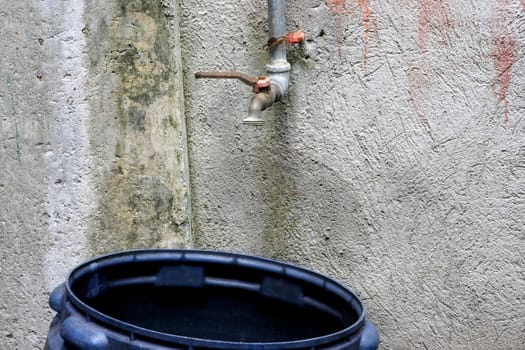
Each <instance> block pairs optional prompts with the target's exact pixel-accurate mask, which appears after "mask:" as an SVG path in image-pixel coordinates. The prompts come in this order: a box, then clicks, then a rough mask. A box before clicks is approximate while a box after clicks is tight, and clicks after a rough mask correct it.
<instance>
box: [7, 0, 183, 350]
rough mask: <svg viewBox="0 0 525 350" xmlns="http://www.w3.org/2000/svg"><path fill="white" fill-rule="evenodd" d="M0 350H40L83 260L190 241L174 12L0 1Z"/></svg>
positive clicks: (78, 1)
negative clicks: (55, 306) (59, 290)
mask: <svg viewBox="0 0 525 350" xmlns="http://www.w3.org/2000/svg"><path fill="white" fill-rule="evenodd" d="M0 28H1V33H2V38H0V47H2V49H3V52H2V56H1V57H0V62H1V64H0V160H1V162H2V170H1V171H0V203H1V204H0V206H1V214H0V247H1V249H0V258H1V261H0V274H1V281H2V283H0V294H1V295H2V298H1V301H0V325H1V331H0V349H42V348H43V345H44V339H45V336H46V334H47V329H48V327H49V322H50V320H51V317H52V314H51V312H50V311H51V310H50V309H49V307H48V306H47V297H48V294H49V292H50V291H51V290H52V289H53V288H54V287H55V286H56V285H57V284H58V283H59V282H62V281H64V278H65V275H66V273H67V271H68V270H70V269H71V268H72V267H74V266H75V265H76V264H78V263H79V262H81V261H83V260H84V259H86V258H88V257H91V256H94V255H97V254H100V253H103V252H108V251H113V250H119V249H124V248H138V247H180V246H187V245H188V244H189V241H190V236H189V234H190V227H189V215H190V214H189V195H188V178H187V171H188V168H187V152H186V141H185V138H186V132H185V126H184V123H185V121H184V114H183V111H184V109H183V100H182V97H183V96H182V75H181V73H182V70H181V67H180V49H179V48H178V46H179V38H178V29H177V16H176V8H175V6H174V3H173V2H170V1H164V2H161V1H156V0H155V1H89V2H84V1H82V0H68V1H60V0H43V1H34V2H12V1H2V6H0Z"/></svg>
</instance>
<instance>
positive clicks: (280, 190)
mask: <svg viewBox="0 0 525 350" xmlns="http://www.w3.org/2000/svg"><path fill="white" fill-rule="evenodd" d="M274 109H275V115H274V117H273V118H274V120H271V121H268V124H269V125H272V126H271V127H270V128H269V132H268V135H267V136H265V139H264V141H263V142H262V144H261V149H260V160H261V169H262V172H261V173H262V179H261V180H262V181H261V186H262V189H261V193H264V196H263V201H264V203H265V206H266V208H267V209H266V212H267V217H266V220H265V221H266V227H265V229H264V232H263V247H262V249H263V254H264V256H267V257H270V258H274V259H280V260H288V256H289V250H290V249H293V247H292V245H293V244H294V242H295V239H294V237H295V236H297V234H296V233H297V228H298V214H297V213H296V212H295V203H296V201H297V197H298V195H299V193H298V191H297V188H296V184H295V179H294V177H293V173H292V171H291V170H292V169H291V164H290V163H289V162H288V160H287V154H288V153H289V150H288V146H287V140H286V135H287V131H286V124H285V123H284V122H283V120H284V119H285V118H284V117H283V118H281V117H280V116H284V115H285V110H284V109H285V106H283V105H281V104H276V105H275V106H274Z"/></svg>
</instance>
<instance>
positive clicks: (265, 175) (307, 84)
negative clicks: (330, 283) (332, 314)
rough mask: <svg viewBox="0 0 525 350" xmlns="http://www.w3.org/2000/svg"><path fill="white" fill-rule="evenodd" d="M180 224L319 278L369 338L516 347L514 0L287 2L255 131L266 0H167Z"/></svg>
mask: <svg viewBox="0 0 525 350" xmlns="http://www.w3.org/2000/svg"><path fill="white" fill-rule="evenodd" d="M180 3H181V15H182V16H181V21H182V22H181V38H182V41H183V55H184V62H185V69H186V70H187V72H186V80H185V86H186V89H185V93H186V106H187V119H188V128H189V135H190V136H189V139H190V150H191V151H190V159H191V164H192V167H191V169H192V172H191V174H192V190H193V192H192V193H193V213H194V219H195V220H194V221H195V222H194V228H195V230H194V237H195V241H196V243H197V244H198V245H200V246H204V247H208V248H219V249H226V250H235V251H244V252H251V253H257V254H263V255H266V256H271V257H276V258H282V259H285V260H288V261H294V262H298V263H300V264H303V265H306V266H309V267H312V268H314V269H316V270H319V271H323V272H326V273H329V274H330V275H331V276H334V277H336V278H338V279H340V280H342V281H344V282H346V283H348V284H349V285H351V286H352V287H354V288H355V289H356V290H357V291H358V292H359V293H360V295H361V296H362V297H363V298H364V299H365V302H366V303H367V306H368V309H369V316H370V318H371V319H372V320H373V321H374V322H375V323H376V324H377V325H378V328H379V331H380V333H381V336H382V349H423V350H424V349H515V350H518V349H523V344H525V326H524V324H525V305H524V303H525V275H524V271H525V261H524V259H525V258H524V257H525V241H524V237H525V234H524V228H525V227H524V225H525V138H524V136H525V135H524V134H525V124H524V119H523V115H524V111H525V90H524V86H525V74H524V73H525V62H524V61H523V60H522V59H520V58H522V57H523V53H524V48H525V18H524V16H525V12H524V11H525V8H523V4H522V2H520V1H510V0H509V1H496V0H491V1H477V2H472V1H466V0H465V1H463V0H448V1H432V0H419V1H418V0H404V1H390V2H389V1H373V0H372V1H368V0H346V1H343V0H339V1H338V0H327V1H319V0H289V1H287V21H288V28H289V30H295V29H297V28H301V29H303V30H304V31H305V32H306V37H307V39H308V40H307V43H306V45H305V46H304V47H302V48H299V47H297V48H291V49H290V52H289V60H290V62H291V64H292V75H291V82H292V85H291V87H290V93H289V95H288V98H287V100H286V101H285V102H284V103H282V104H279V105H276V106H274V107H273V108H272V109H271V110H269V111H267V112H265V114H264V115H265V117H266V119H267V123H266V125H265V126H264V127H260V128H258V129H254V128H253V127H249V126H244V125H242V124H241V120H242V119H243V118H244V117H245V116H246V114H247V107H248V102H249V98H250V95H251V93H250V91H249V88H247V87H246V86H243V85H242V84H240V83H238V82H229V81H203V80H198V81H196V80H194V79H193V78H192V74H193V73H194V72H195V71H198V70H232V69H234V70H240V71H244V72H246V73H250V74H253V75H257V74H261V73H263V72H264V63H265V61H266V53H265V52H264V51H262V50H260V48H261V47H262V46H263V45H264V43H265V41H266V40H267V37H266V33H265V31H266V29H267V27H266V2H265V1H262V0H260V1H254V0H241V1H220V2H203V1H196V0H181V1H180Z"/></svg>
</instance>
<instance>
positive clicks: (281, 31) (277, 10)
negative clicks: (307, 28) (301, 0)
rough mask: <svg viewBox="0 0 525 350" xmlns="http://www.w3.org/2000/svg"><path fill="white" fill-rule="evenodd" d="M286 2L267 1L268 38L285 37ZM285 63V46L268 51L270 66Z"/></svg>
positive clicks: (281, 45)
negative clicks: (280, 62)
mask: <svg viewBox="0 0 525 350" xmlns="http://www.w3.org/2000/svg"><path fill="white" fill-rule="evenodd" d="M285 2H286V0H268V23H269V34H270V38H281V37H283V36H285V35H286V19H285V14H284V10H285ZM276 61H286V45H285V44H280V45H276V46H274V47H272V48H271V49H270V64H274V63H277V62H276Z"/></svg>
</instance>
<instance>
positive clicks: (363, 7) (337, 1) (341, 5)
mask: <svg viewBox="0 0 525 350" xmlns="http://www.w3.org/2000/svg"><path fill="white" fill-rule="evenodd" d="M524 1H525V0H524ZM325 3H326V5H327V6H328V7H329V8H330V9H331V10H332V12H333V13H335V14H336V15H339V16H350V15H351V14H352V12H351V11H350V9H349V8H348V6H347V4H346V3H347V1H346V0H325ZM357 6H358V7H359V12H360V14H359V17H360V18H361V19H362V21H363V25H364V31H365V38H364V41H365V48H364V55H363V56H364V61H365V65H366V64H367V61H368V39H369V34H370V0H357ZM339 36H342V34H339ZM339 41H342V40H339Z"/></svg>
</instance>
